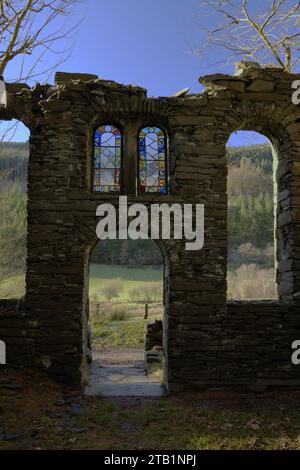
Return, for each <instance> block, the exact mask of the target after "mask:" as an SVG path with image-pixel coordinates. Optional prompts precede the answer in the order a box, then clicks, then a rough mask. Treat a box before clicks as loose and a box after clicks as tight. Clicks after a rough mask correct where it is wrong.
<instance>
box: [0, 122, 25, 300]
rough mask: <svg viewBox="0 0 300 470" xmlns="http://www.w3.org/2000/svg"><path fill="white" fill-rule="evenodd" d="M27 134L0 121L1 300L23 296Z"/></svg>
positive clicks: (16, 124)
mask: <svg viewBox="0 0 300 470" xmlns="http://www.w3.org/2000/svg"><path fill="white" fill-rule="evenodd" d="M28 140H29V130H28V129H27V127H25V126H24V125H23V124H22V123H21V122H19V121H15V120H14V121H9V122H5V121H0V298H2V299H3V298H5V299H16V298H21V297H23V296H24V294H25V271H26V257H27V168H28V157H29V144H28Z"/></svg>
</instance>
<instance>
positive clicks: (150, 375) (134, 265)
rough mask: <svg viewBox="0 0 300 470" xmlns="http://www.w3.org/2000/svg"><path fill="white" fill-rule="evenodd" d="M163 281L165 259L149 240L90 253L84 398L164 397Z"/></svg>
mask: <svg viewBox="0 0 300 470" xmlns="http://www.w3.org/2000/svg"><path fill="white" fill-rule="evenodd" d="M165 279H166V273H165V260H164V256H163V255H162V252H161V250H160V248H159V246H158V245H157V244H156V242H154V241H153V240H130V239H129V240H102V241H98V242H97V244H96V245H95V247H94V248H93V250H92V252H91V255H90V267H89V309H88V310H89V330H90V334H89V337H90V340H89V349H90V362H91V374H90V377H89V383H88V386H87V389H86V393H87V394H88V395H91V396H92V395H107V396H112V395H115V396H127V395H128V396H147V395H149V394H150V395H154V396H160V395H162V394H163V393H164V392H163V388H162V387H161V384H162V383H163V380H164V377H165V373H164V372H163V369H164V368H165V367H166V364H165V361H164V354H163V325H164V282H166V281H165ZM116 374H117V376H116Z"/></svg>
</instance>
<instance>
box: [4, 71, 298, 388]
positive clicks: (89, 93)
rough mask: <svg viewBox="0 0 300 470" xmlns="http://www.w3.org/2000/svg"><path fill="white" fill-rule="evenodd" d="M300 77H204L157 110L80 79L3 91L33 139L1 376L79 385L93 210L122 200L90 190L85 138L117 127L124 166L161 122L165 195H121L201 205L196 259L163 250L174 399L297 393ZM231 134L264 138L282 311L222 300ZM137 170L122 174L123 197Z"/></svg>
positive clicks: (125, 90) (142, 95)
mask: <svg viewBox="0 0 300 470" xmlns="http://www.w3.org/2000/svg"><path fill="white" fill-rule="evenodd" d="M299 79H300V75H292V74H288V73H285V72H283V71H281V70H279V69H277V68H266V69H260V68H258V67H250V66H248V65H247V64H244V65H243V64H242V66H241V68H240V69H239V70H238V74H237V75H236V76H228V75H222V74H216V75H211V76H206V77H204V78H202V83H203V84H204V86H205V90H204V91H203V92H202V93H201V94H199V95H186V96H181V97H163V98H148V97H147V94H146V91H145V90H144V89H142V88H139V87H136V86H123V85H119V84H117V83H115V82H111V81H107V80H100V79H98V78H97V77H96V76H92V75H81V74H75V75H72V74H62V73H58V74H57V75H56V81H55V85H54V86H51V85H37V86H36V87H35V88H33V89H29V88H28V87H27V86H25V85H17V84H11V85H7V88H8V92H9V96H8V97H9V101H8V107H7V109H6V110H0V118H2V119H11V118H16V119H19V120H21V121H22V122H23V123H24V124H25V125H27V126H28V128H29V129H30V133H31V137H30V159H29V168H28V175H29V176H28V178H29V182H28V258H27V275H26V284H27V291H26V297H25V299H24V301H23V302H21V303H20V302H13V301H1V303H0V339H3V340H4V341H5V342H6V343H7V361H8V366H12V367H14V366H25V367H39V368H42V369H43V370H45V371H47V372H48V373H49V374H51V375H52V376H54V377H55V378H56V379H57V380H63V381H67V382H69V383H72V384H80V383H84V381H85V380H86V377H87V360H86V357H87V330H88V328H87V325H88V265H89V253H90V251H91V249H92V247H93V246H94V244H95V243H96V241H97V239H96V234H95V227H96V223H97V220H96V215H95V214H96V208H97V206H98V205H99V204H100V203H102V202H103V201H106V202H110V203H113V204H116V206H117V204H118V197H117V196H113V195H109V194H108V195H107V194H106V195H105V194H104V195H103V194H102V195H101V194H95V193H93V192H92V190H91V174H92V167H91V164H92V132H93V130H94V128H95V127H96V126H97V125H99V124H100V123H115V124H116V125H118V126H120V127H121V129H122V130H123V132H124V145H125V148H124V154H125V155H131V157H132V158H131V162H132V161H134V158H135V155H136V138H137V132H138V130H139V129H140V128H141V127H142V126H144V125H152V124H153V125H154V124H156V125H158V126H162V127H163V128H164V129H166V131H167V133H168V137H169V173H170V176H169V177H170V194H169V195H168V196H152V197H151V196H150V195H143V196H136V195H134V194H130V191H129V192H127V194H128V200H129V201H128V202H129V203H130V202H136V201H141V202H144V203H145V204H148V205H151V203H152V202H168V203H173V202H181V203H203V204H204V205H205V244H204V248H203V249H202V250H201V251H199V252H191V251H190V252H189V251H186V250H185V247H184V243H183V242H182V241H177V240H176V241H174V240H173V241H172V240H170V241H161V242H160V246H161V249H162V251H163V254H164V256H165V262H166V275H165V321H164V354H165V365H166V377H165V379H166V382H167V384H168V387H169V391H170V392H176V391H181V390H183V389H191V388H200V389H203V388H210V389H212V388H216V387H217V388H221V389H226V388H236V389H251V390H257V391H259V390H263V389H265V388H267V387H271V386H274V387H288V388H298V389H299V387H300V367H297V366H293V365H292V364H291V353H292V350H291V343H292V341H293V340H295V339H300V308H299V306H300V106H295V105H293V104H292V102H291V95H292V88H291V86H292V82H293V81H294V80H299ZM236 130H252V131H257V132H260V133H262V134H264V135H266V136H267V137H269V138H270V140H271V141H272V144H273V147H274V149H275V153H276V158H275V161H276V160H278V161H277V164H276V168H275V176H276V187H277V195H276V240H277V284H278V292H279V299H280V300H278V301H269V302H268V301H264V302H237V301H232V302H227V301H226V270H227V194H226V185H227V159H226V143H227V140H228V138H229V136H230V135H231V133H232V132H233V131H236ZM125 158H126V157H125ZM130 165H132V163H130ZM131 170H132V171H131ZM134 171H135V170H134V168H133V167H132V168H131V169H130V168H128V169H127V175H129V176H127V177H126V178H127V179H128V181H127V182H125V186H126V187H128V188H129V187H130V178H131V179H132V178H134ZM132 172H133V173H132ZM131 182H132V181H131ZM0 367H4V366H0Z"/></svg>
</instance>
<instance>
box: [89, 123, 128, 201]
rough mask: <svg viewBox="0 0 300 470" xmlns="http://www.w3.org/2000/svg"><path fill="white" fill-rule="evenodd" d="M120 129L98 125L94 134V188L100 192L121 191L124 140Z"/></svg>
mask: <svg viewBox="0 0 300 470" xmlns="http://www.w3.org/2000/svg"><path fill="white" fill-rule="evenodd" d="M122 140H123V139H122V133H121V131H120V129H118V128H117V127H115V126H112V125H104V126H100V127H98V129H96V131H95V135H94V167H93V172H94V178H93V189H94V191H95V192H100V193H120V192H121V179H122V178H121V176H122V175H121V173H122V153H123V148H122V147H123V142H122Z"/></svg>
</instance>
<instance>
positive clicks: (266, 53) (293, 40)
mask: <svg viewBox="0 0 300 470" xmlns="http://www.w3.org/2000/svg"><path fill="white" fill-rule="evenodd" d="M251 4H252V7H251ZM200 8H201V14H200V15H199V16H200V17H201V20H200V23H199V22H198V24H199V26H200V30H201V32H202V35H203V39H202V41H203V42H202V45H201V46H200V47H199V48H198V49H197V50H196V51H194V52H195V53H197V54H199V55H201V57H202V58H205V57H206V55H208V56H210V57H211V56H212V55H213V53H212V52H213V49H214V50H215V51H216V53H217V51H218V50H222V49H223V51H224V52H225V59H224V61H225V62H231V61H232V60H233V59H235V60H241V59H244V60H249V59H250V60H255V61H256V62H259V63H260V64H262V65H271V64H274V62H275V64H276V65H277V66H278V67H281V68H283V69H284V70H286V71H288V72H291V71H293V69H294V68H295V66H296V65H297V64H298V62H299V60H300V1H299V0H265V1H264V2H261V5H258V4H256V5H255V6H253V3H252V2H250V1H248V0H203V2H202V3H201V4H200ZM207 16H209V21H208V20H207ZM208 25H209V26H208Z"/></svg>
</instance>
